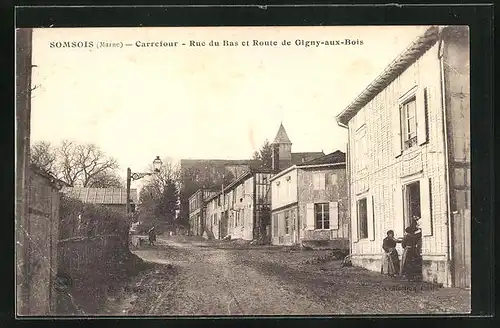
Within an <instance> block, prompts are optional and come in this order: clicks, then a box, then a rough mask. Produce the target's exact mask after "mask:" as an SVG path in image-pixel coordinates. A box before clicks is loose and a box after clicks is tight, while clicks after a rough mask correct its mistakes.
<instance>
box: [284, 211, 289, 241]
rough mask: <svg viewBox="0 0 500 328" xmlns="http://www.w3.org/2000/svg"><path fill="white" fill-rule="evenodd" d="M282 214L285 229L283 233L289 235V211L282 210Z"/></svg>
mask: <svg viewBox="0 0 500 328" xmlns="http://www.w3.org/2000/svg"><path fill="white" fill-rule="evenodd" d="M283 215H284V216H285V220H284V223H285V225H284V229H285V231H284V232H285V235H290V211H288V210H287V211H284V212H283Z"/></svg>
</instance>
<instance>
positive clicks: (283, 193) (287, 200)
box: [271, 169, 298, 245]
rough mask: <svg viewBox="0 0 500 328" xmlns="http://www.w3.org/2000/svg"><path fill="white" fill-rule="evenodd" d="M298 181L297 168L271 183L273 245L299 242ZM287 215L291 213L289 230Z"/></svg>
mask: <svg viewBox="0 0 500 328" xmlns="http://www.w3.org/2000/svg"><path fill="white" fill-rule="evenodd" d="M297 182H298V181H297V169H293V170H291V171H290V172H287V173H285V174H283V175H282V176H280V177H278V178H276V179H275V180H273V181H272V183H271V243H272V244H273V245H292V244H295V243H297V242H298V232H297V231H298V226H297V206H296V204H297V199H298V198H297ZM286 215H289V229H288V232H287V231H286V227H285V226H286ZM294 218H295V219H294Z"/></svg>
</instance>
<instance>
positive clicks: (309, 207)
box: [306, 203, 315, 230]
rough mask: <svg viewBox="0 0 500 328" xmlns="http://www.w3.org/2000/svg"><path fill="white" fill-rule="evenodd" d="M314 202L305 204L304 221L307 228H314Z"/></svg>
mask: <svg viewBox="0 0 500 328" xmlns="http://www.w3.org/2000/svg"><path fill="white" fill-rule="evenodd" d="M314 221H315V220H314V203H308V204H306V223H307V227H306V229H307V230H314Z"/></svg>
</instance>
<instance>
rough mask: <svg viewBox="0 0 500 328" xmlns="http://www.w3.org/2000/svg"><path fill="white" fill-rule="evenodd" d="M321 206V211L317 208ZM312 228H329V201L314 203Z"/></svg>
mask: <svg viewBox="0 0 500 328" xmlns="http://www.w3.org/2000/svg"><path fill="white" fill-rule="evenodd" d="M318 206H321V212H320V213H318V211H317V208H318ZM318 214H321V227H318ZM325 222H328V228H325ZM314 230H331V225H330V203H314Z"/></svg>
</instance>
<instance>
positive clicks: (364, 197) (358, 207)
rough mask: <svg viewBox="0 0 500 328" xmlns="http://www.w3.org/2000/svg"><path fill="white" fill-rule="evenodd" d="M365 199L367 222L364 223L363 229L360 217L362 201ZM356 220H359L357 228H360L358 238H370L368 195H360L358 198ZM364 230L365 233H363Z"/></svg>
mask: <svg viewBox="0 0 500 328" xmlns="http://www.w3.org/2000/svg"><path fill="white" fill-rule="evenodd" d="M362 201H364V203H365V211H364V215H365V224H364V228H365V229H364V230H362V225H361V217H360V213H361V211H360V203H361V202H362ZM356 220H357V230H358V239H359V240H364V239H368V238H369V231H368V196H367V195H365V196H362V197H359V198H358V199H357V200H356ZM362 232H363V234H362Z"/></svg>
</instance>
